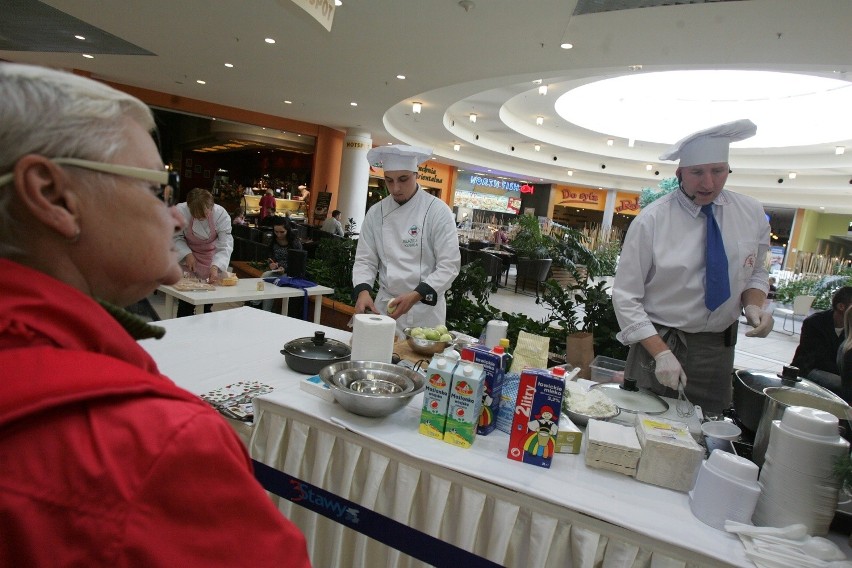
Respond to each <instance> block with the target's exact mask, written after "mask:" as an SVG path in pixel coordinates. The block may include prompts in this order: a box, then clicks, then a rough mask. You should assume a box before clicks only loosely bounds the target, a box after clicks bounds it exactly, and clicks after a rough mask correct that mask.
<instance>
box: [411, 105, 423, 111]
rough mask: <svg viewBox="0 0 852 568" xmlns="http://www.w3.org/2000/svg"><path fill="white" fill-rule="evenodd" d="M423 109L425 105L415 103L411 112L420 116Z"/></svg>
mask: <svg viewBox="0 0 852 568" xmlns="http://www.w3.org/2000/svg"><path fill="white" fill-rule="evenodd" d="M422 109H423V105H422V104H420V103H414V104H412V105H411V110H412V111H414V114H420V111H421V110H422Z"/></svg>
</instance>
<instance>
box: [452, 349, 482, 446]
mask: <svg viewBox="0 0 852 568" xmlns="http://www.w3.org/2000/svg"><path fill="white" fill-rule="evenodd" d="M484 389H485V371H484V370H483V369H482V365H479V364H477V363H467V362H464V361H462V362H461V363H459V364H458V365H457V366H456V369H455V371H453V385H452V387H451V388H450V404H449V408H448V409H447V423H446V426H445V428H444V441H445V442H447V443H448V444H452V445H454V446H459V447H461V448H469V447H470V446H472V445H473V439H474V438H475V437H476V425H477V424H478V423H479V414H480V412H481V411H482V391H483V390H484Z"/></svg>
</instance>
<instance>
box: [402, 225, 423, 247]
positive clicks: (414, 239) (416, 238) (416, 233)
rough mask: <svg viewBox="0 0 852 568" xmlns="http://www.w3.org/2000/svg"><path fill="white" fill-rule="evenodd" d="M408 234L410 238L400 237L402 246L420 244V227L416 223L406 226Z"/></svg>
mask: <svg viewBox="0 0 852 568" xmlns="http://www.w3.org/2000/svg"><path fill="white" fill-rule="evenodd" d="M408 236H409V237H411V238H408V239H402V246H404V247H406V248H413V247H418V246H420V227H418V226H417V225H411V226H410V227H409V228H408Z"/></svg>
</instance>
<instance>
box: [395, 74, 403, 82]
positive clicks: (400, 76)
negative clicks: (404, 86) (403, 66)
mask: <svg viewBox="0 0 852 568" xmlns="http://www.w3.org/2000/svg"><path fill="white" fill-rule="evenodd" d="M396 78H397V79H399V80H401V81H402V80H404V79H405V75H397V76H396Z"/></svg>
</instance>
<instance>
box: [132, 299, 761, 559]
mask: <svg viewBox="0 0 852 568" xmlns="http://www.w3.org/2000/svg"><path fill="white" fill-rule="evenodd" d="M161 323H162V324H163V325H164V327H166V328H167V330H168V333H167V335H166V337H165V338H164V339H163V340H160V341H156V340H145V341H142V342H141V344H142V345H143V347H145V349H147V350H148V351H149V352H150V353H151V354H152V355H153V357H154V358H155V359H156V360H157V362H158V364H159V365H160V368H161V370H162V371H163V372H164V373H165V374H167V375H169V376H170V377H171V378H172V379H174V380H175V382H176V383H177V384H179V385H181V386H183V387H184V388H187V389H188V390H190V391H191V392H194V393H198V394H200V393H204V392H207V391H210V390H213V389H215V388H217V387H221V386H223V385H225V384H228V383H231V382H234V381H237V380H259V381H262V382H265V383H267V384H270V385H272V386H274V387H275V391H274V392H272V393H270V394H269V395H265V396H263V397H260V398H259V399H257V400H256V403H255V405H256V413H257V417H256V426H255V427H254V432H253V433H252V438H251V443H250V452H251V454H252V457H254V458H255V459H257V460H259V461H261V462H263V463H266V464H268V465H270V466H272V467H274V468H276V469H279V470H281V471H285V472H286V473H288V474H290V475H293V476H295V477H297V478H299V479H301V480H303V481H306V482H308V483H311V484H313V485H316V486H318V487H321V488H323V489H325V490H327V491H330V492H332V493H335V494H336V495H339V496H342V497H344V498H346V499H349V500H351V501H354V502H356V503H358V504H359V505H361V506H362V507H366V508H369V509H372V510H374V511H376V512H378V513H381V514H384V515H386V516H388V517H391V518H393V519H395V520H397V521H399V522H402V523H404V524H407V525H409V526H412V527H414V528H417V529H418V530H420V531H423V532H425V533H427V534H430V535H432V536H436V537H438V538H440V539H442V540H445V541H448V542H451V543H453V544H455V545H457V546H459V547H461V548H464V549H466V550H469V551H472V552H474V553H476V554H478V555H480V556H483V557H486V558H488V559H490V560H493V561H495V562H498V563H500V564H504V565H506V566H518V567H526V566H536V567H538V566H572V567H597V566H605V567H610V566H611V567H629V566H653V567H669V566H671V567H683V566H714V565H721V566H727V565H734V566H752V564H751V563H750V562H749V561H748V560H747V559H746V557H745V553H744V550H743V547H742V545H741V544H740V542H739V540H738V539H737V538H736V537H734V536H732V535H729V534H727V533H724V532H721V531H718V530H716V529H713V528H711V527H709V526H707V525H704V524H703V523H701V522H700V521H698V520H697V519H695V518H694V517H693V515H692V513H691V512H690V510H689V505H688V499H687V495H686V494H684V493H679V492H675V491H671V490H668V489H663V488H660V487H655V486H652V485H647V484H643V483H640V482H638V481H636V480H634V479H632V478H629V477H625V476H623V475H619V474H616V473H612V472H606V471H601V470H596V469H591V468H587V467H586V466H585V463H584V461H583V456H582V454H581V455H568V454H557V455H556V457H555V458H554V461H553V466H552V467H551V468H550V469H543V468H538V467H535V466H531V465H527V464H523V463H519V462H515V461H512V460H509V459H507V458H506V457H505V456H506V449H507V443H508V436H507V435H506V434H504V433H502V432H499V431H498V432H495V433H493V434H491V435H489V436H485V437H478V438H477V440H476V442H475V444H474V446H473V448H471V449H469V450H465V449H461V448H457V447H454V446H451V445H449V444H446V443H443V442H441V441H437V440H433V439H431V438H427V437H425V436H422V435H420V434H418V432H417V424H418V420H419V405H420V402H421V401H422V395H421V396H418V397H415V399H414V400H413V401H412V404H411V405H410V406H408V407H406V408H404V409H403V410H401V411H400V412H398V413H396V414H394V415H392V416H390V417H387V418H383V419H372V418H364V417H359V416H355V415H352V414H350V413H349V412H347V411H345V410H344V409H343V408H341V407H340V406H339V405H337V404H333V403H329V402H326V401H324V400H322V399H320V398H318V397H316V396H314V395H312V394H308V393H306V392H304V391H302V390H301V389H300V388H299V382H300V381H301V379H302V378H303V377H304V375H299V374H297V373H294V372H292V371H291V370H289V369H288V368H287V366H286V364H285V362H284V357H283V356H282V355H281V354H280V353H279V350H280V348H281V346H283V344H284V343H286V342H287V341H289V340H290V339H294V338H296V337H304V336H309V335H312V334H313V331H314V330H316V329H323V330H325V331H326V333H327V335H328V336H329V337H333V338H335V339H340V340H343V341H346V340H347V339H348V336H349V334H348V333H347V332H343V331H340V330H335V329H331V328H325V327H322V326H317V325H315V324H310V323H307V322H302V321H299V320H295V319H292V318H282V317H280V316H277V315H273V314H270V313H267V312H262V311H260V310H254V309H250V308H240V309H235V310H226V311H222V312H214V313H212V314H206V315H204V316H198V317H193V318H183V319H180V320H169V321H166V322H161ZM250 431H251V429H250V428H245V427H244V426H243V430H242V433H243V435H244V436H245V435H247V434H248V433H249V432H250ZM278 501H280V502H279V508H280V509H281V510H282V512H283V513H284V514H285V515H287V516H288V517H289V518H291V519H293V520H294V522H296V523H297V524H298V525H299V526H300V527H301V528H302V530H303V531H304V532H305V534H306V536H307V538H308V545H309V551H310V553H311V558H312V561H313V563H314V565H316V566H323V567H325V566H338V565H339V566H421V565H422V563H420V562H418V561H416V560H414V559H413V558H411V557H409V556H405V555H403V554H400V553H398V552H396V551H394V550H393V549H390V548H388V547H386V546H385V545H383V544H381V543H378V542H377V541H375V540H372V539H369V538H367V537H364V536H363V535H360V534H359V533H357V532H355V531H353V530H351V529H349V528H346V527H343V526H341V525H339V524H337V523H336V522H334V521H332V520H330V519H327V518H325V517H322V516H319V515H317V514H315V513H313V512H311V511H308V510H306V509H303V508H302V507H300V506H299V505H295V504H292V503H290V502H288V501H285V500H283V499H280V500H278Z"/></svg>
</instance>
